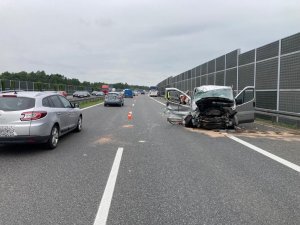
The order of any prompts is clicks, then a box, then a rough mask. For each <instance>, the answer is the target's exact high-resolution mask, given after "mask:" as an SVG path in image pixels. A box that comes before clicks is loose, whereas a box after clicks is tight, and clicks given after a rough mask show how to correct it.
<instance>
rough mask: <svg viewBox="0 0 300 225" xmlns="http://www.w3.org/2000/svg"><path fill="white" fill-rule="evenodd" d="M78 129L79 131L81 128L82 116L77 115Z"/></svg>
mask: <svg viewBox="0 0 300 225" xmlns="http://www.w3.org/2000/svg"><path fill="white" fill-rule="evenodd" d="M77 126H78V128H77V129H78V130H79V131H80V130H81V129H82V118H81V117H79V119H78V125H77Z"/></svg>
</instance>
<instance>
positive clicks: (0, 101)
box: [0, 97, 35, 111]
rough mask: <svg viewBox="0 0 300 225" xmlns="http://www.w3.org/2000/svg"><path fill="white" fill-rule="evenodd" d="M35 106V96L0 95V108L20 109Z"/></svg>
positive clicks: (8, 109) (5, 109) (6, 109)
mask: <svg viewBox="0 0 300 225" xmlns="http://www.w3.org/2000/svg"><path fill="white" fill-rule="evenodd" d="M34 106H35V99H34V98H26V97H0V110H3V111H19V110H25V109H30V108H33V107H34Z"/></svg>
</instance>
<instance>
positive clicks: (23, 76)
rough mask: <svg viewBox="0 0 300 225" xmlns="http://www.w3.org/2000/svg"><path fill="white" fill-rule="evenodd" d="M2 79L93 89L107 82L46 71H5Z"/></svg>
mask: <svg viewBox="0 0 300 225" xmlns="http://www.w3.org/2000/svg"><path fill="white" fill-rule="evenodd" d="M0 79H1V80H15V81H17V80H20V81H30V82H39V83H51V84H57V85H72V86H81V87H89V88H90V89H93V90H100V88H101V86H102V85H103V84H107V83H104V82H93V83H92V82H88V81H83V82H80V81H79V80H78V79H76V78H72V79H70V78H67V77H65V76H64V75H61V74H50V75H48V74H46V73H45V71H37V72H30V73H27V72H25V71H22V72H18V73H10V72H4V73H2V74H0ZM109 85H110V86H111V87H114V88H116V89H125V88H131V89H143V90H148V89H149V87H147V86H139V85H129V84H127V83H116V84H109Z"/></svg>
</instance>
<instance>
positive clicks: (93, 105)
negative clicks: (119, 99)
mask: <svg viewBox="0 0 300 225" xmlns="http://www.w3.org/2000/svg"><path fill="white" fill-rule="evenodd" d="M102 104H103V102H101V103H99V104H96V105H92V106H89V107H86V108H83V109H81V110H86V109H90V108H93V107H95V106H98V105H102Z"/></svg>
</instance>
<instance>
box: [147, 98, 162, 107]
mask: <svg viewBox="0 0 300 225" xmlns="http://www.w3.org/2000/svg"><path fill="white" fill-rule="evenodd" d="M150 98H151V99H152V100H153V101H156V102H157V103H159V104H161V105H164V106H165V105H166V104H164V103H162V102H160V101H158V100H156V99H154V98H152V97H150Z"/></svg>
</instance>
